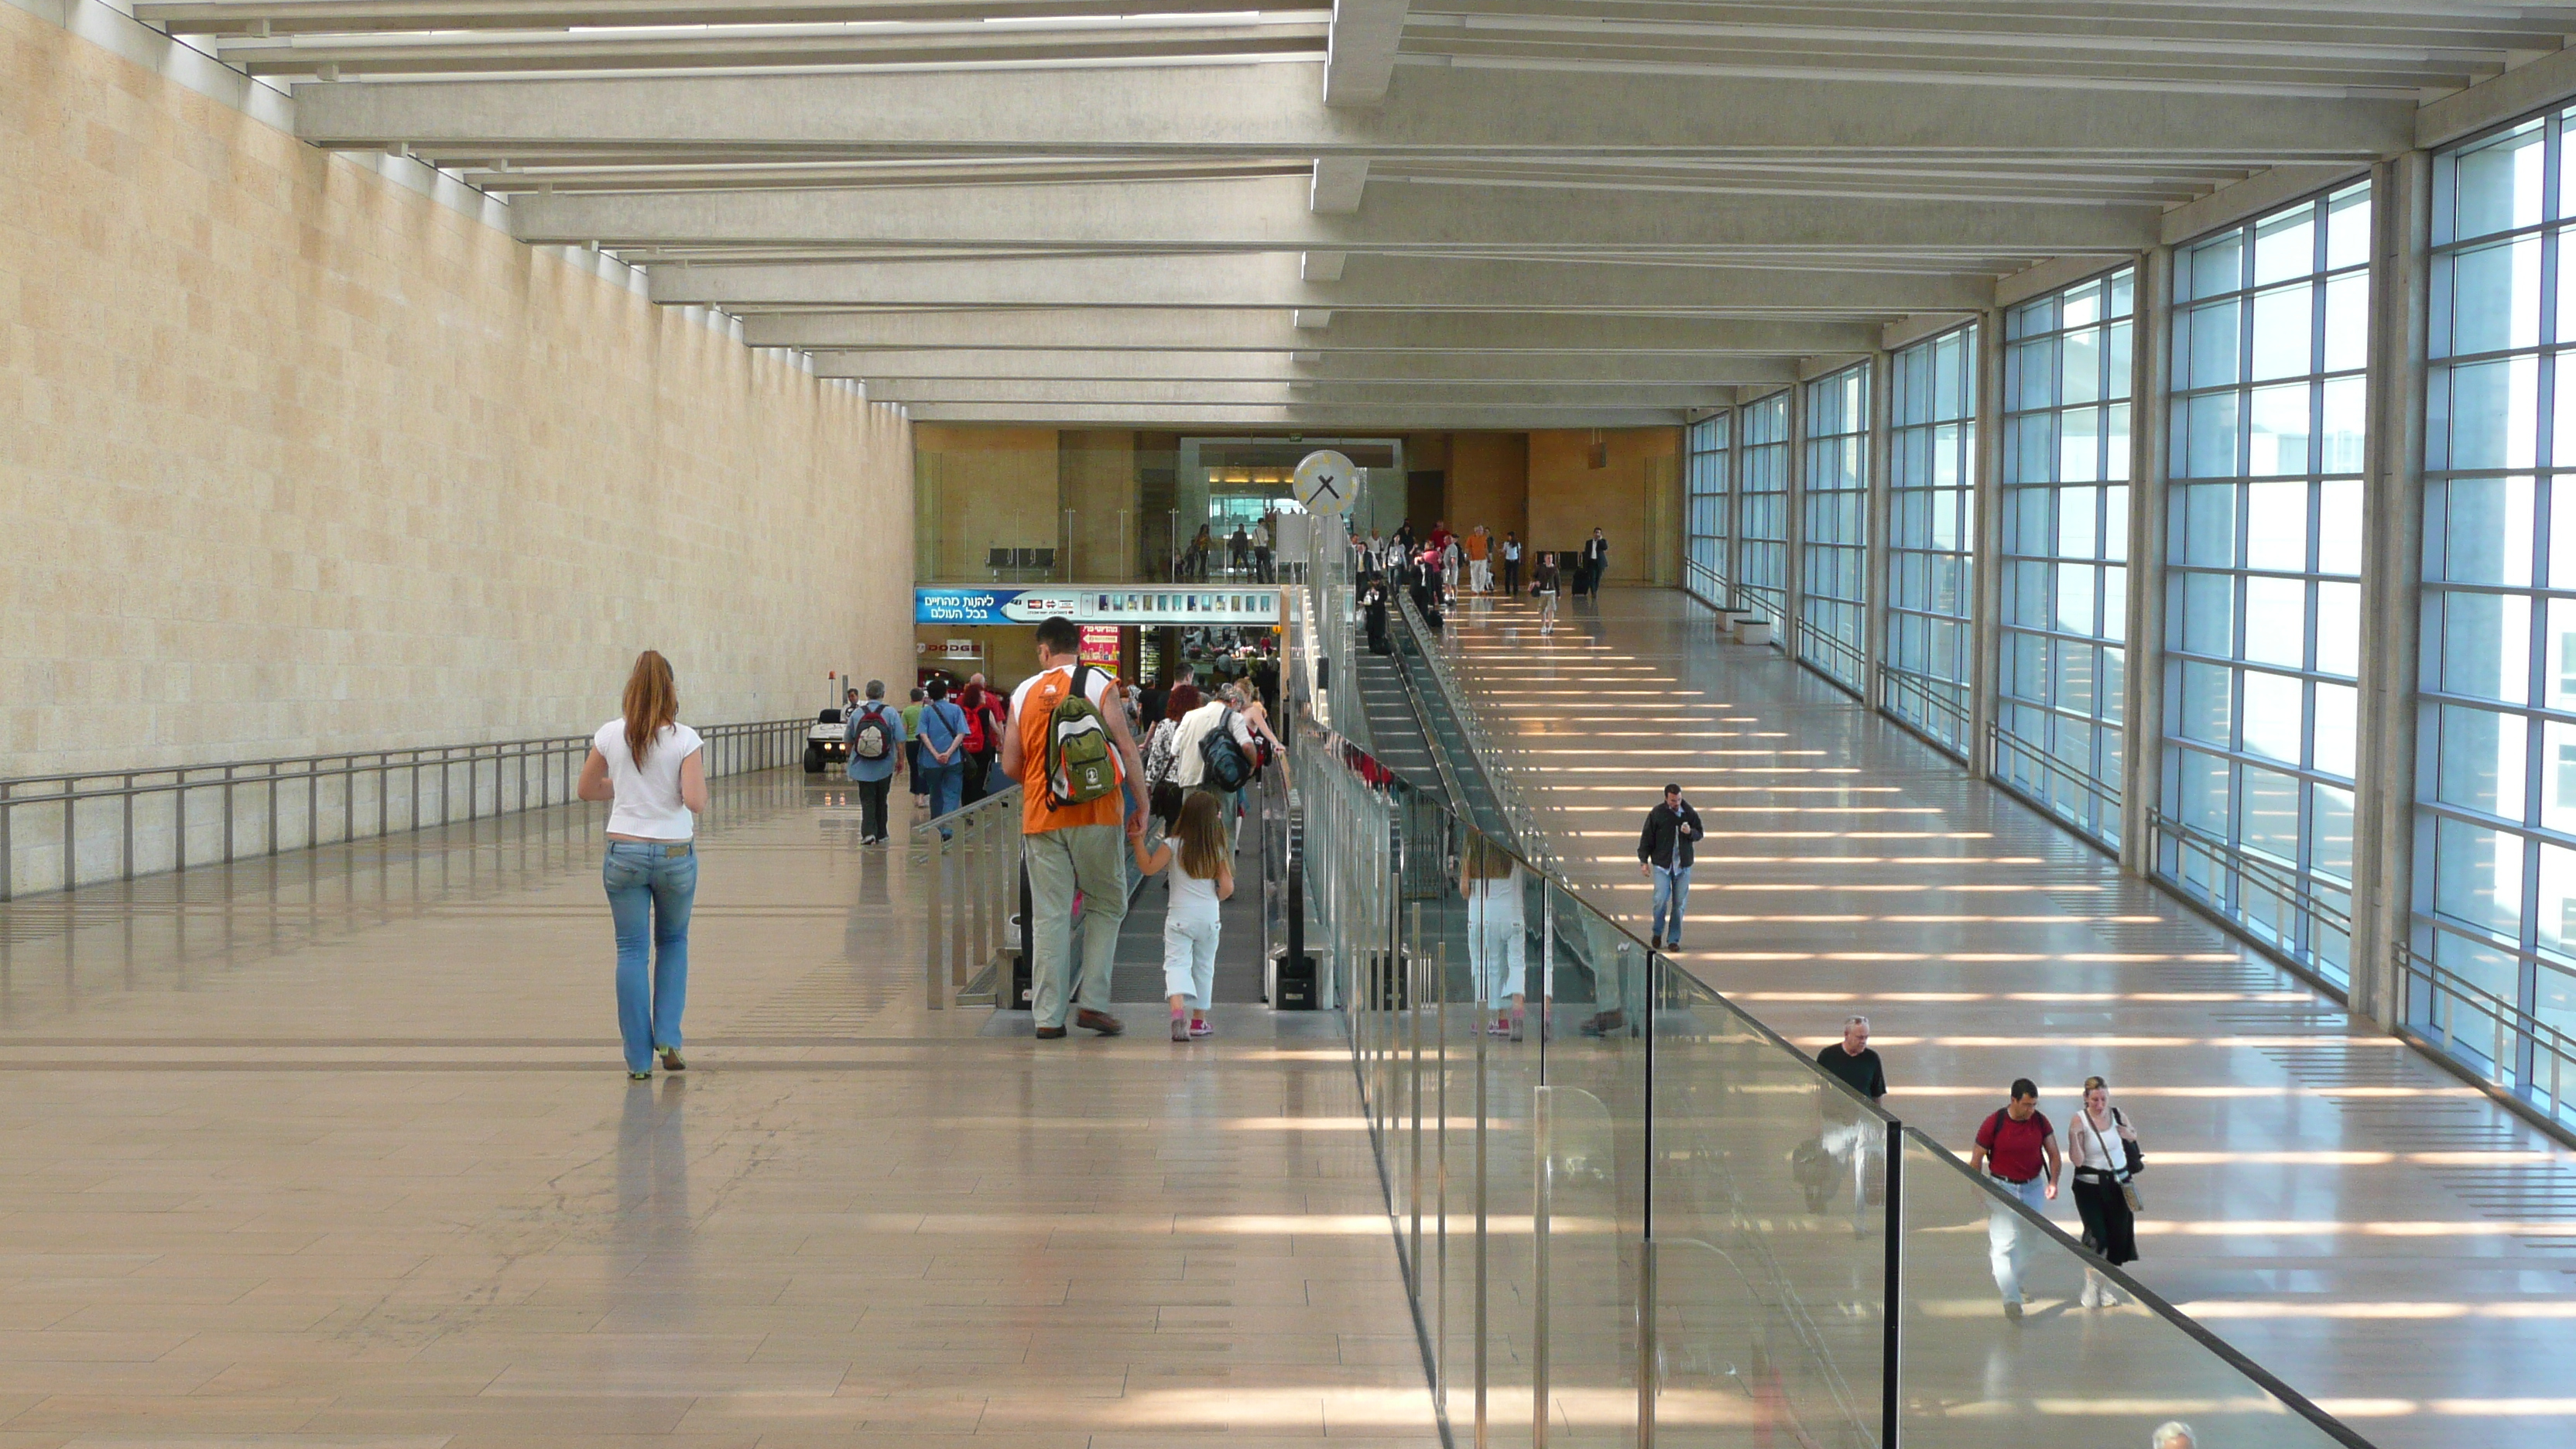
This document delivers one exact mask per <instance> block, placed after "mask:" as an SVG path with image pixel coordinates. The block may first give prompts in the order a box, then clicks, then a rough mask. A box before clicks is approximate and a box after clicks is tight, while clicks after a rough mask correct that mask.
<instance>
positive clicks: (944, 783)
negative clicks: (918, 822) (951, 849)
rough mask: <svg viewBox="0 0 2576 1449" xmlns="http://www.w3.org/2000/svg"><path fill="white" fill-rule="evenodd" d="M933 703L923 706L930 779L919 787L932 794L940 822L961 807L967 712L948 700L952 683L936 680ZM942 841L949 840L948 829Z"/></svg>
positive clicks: (924, 762) (924, 764)
mask: <svg viewBox="0 0 2576 1449" xmlns="http://www.w3.org/2000/svg"><path fill="white" fill-rule="evenodd" d="M927 688H928V690H929V692H930V700H929V702H928V703H926V704H924V705H922V707H921V773H922V774H924V775H927V776H929V778H928V779H927V780H924V781H922V782H921V783H920V786H919V788H921V789H923V790H926V791H928V792H929V795H930V818H931V819H933V820H936V819H938V818H939V817H940V816H942V815H945V814H947V813H948V812H949V811H951V810H954V809H956V808H957V793H958V791H959V790H960V789H961V788H962V787H963V785H964V782H965V774H966V712H965V711H964V710H961V709H959V708H958V707H957V706H956V704H955V703H953V702H952V701H950V699H949V698H948V681H946V680H944V679H934V680H932V681H930V683H929V685H928V686H927ZM939 838H940V839H942V840H945V839H947V838H948V832H947V830H946V829H944V828H943V829H942V830H941V831H940V832H939Z"/></svg>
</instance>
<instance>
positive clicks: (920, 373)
mask: <svg viewBox="0 0 2576 1449" xmlns="http://www.w3.org/2000/svg"><path fill="white" fill-rule="evenodd" d="M1301 355H1302V354H1298V353H1290V352H1141V351H1138V352H1119V351H1102V350H1091V351H1080V352H1075V351H1063V352H1020V351H1012V350H1008V349H977V348H955V349H946V350H937V351H927V350H918V349H915V350H891V349H887V350H876V351H866V352H824V351H818V352H816V353H814V355H813V363H814V372H815V374H816V375H817V376H820V377H855V378H861V379H864V380H866V381H867V382H868V383H869V385H870V386H871V387H874V386H875V385H876V384H877V383H878V382H879V381H880V380H885V381H893V380H910V381H930V380H939V379H953V380H958V381H977V382H1005V381H1018V382H1032V383H1038V382H1088V383H1098V382H1109V381H1119V382H1166V383H1195V384H1200V385H1203V386H1222V385H1228V384H1235V383H1389V384H1434V383H1437V384H1457V385H1471V386H1479V387H1518V388H1551V389H1559V390H1570V389H1574V388H1595V387H1598V388H1620V389H1630V388H1657V387H1689V388H1705V387H1780V386H1784V385H1786V384H1787V383H1789V382H1792V381H1794V380H1795V378H1796V367H1795V365H1794V364H1793V363H1792V362H1790V361H1788V360H1786V359H1782V358H1766V357H1727V356H1705V357H1702V356H1690V355H1669V354H1642V355H1637V356H1629V357H1607V356H1601V355H1598V354H1581V353H1578V354H1558V353H1499V354H1486V353H1468V354H1464V355H1450V354H1443V353H1400V352H1384V353H1371V352H1333V353H1322V354H1318V355H1315V356H1314V357H1313V359H1312V360H1310V361H1298V360H1296V359H1297V358H1298V357H1299V356H1301ZM1569 395H1571V394H1570V393H1569Z"/></svg>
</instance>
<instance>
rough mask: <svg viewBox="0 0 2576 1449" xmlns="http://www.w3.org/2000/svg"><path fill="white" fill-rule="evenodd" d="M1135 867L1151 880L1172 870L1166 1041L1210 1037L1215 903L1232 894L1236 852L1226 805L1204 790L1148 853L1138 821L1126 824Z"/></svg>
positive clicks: (1189, 799)
mask: <svg viewBox="0 0 2576 1449" xmlns="http://www.w3.org/2000/svg"><path fill="white" fill-rule="evenodd" d="M1127 842H1128V848H1129V849H1131V850H1133V851H1135V853H1136V869H1137V871H1138V872H1139V873H1141V874H1144V875H1153V874H1155V873H1156V872H1158V871H1160V870H1162V869H1163V868H1164V867H1165V866H1173V867H1174V869H1173V870H1172V896H1171V904H1170V905H1169V906H1168V907H1167V908H1166V909H1165V911H1164V915H1163V991H1164V993H1165V994H1166V995H1167V996H1169V997H1170V998H1171V1005H1172V1040H1174V1041H1188V1040H1190V1039H1191V1038H1193V1037H1202V1036H1214V1035H1215V1034H1216V1028H1215V1027H1214V1026H1211V1025H1210V1024H1209V1023H1208V1015H1207V1014H1208V995H1209V993H1211V992H1213V991H1214V990H1215V989H1216V943H1217V933H1218V919H1217V903H1218V902H1220V901H1226V900H1231V899H1233V897H1234V852H1233V851H1232V850H1230V849H1228V848H1227V845H1226V836H1225V805H1224V802H1223V801H1221V800H1219V799H1218V798H1217V797H1216V796H1214V795H1211V794H1209V793H1207V792H1206V791H1204V790H1192V791H1191V792H1190V793H1189V794H1188V795H1187V796H1186V797H1184V798H1183V799H1182V801H1181V815H1180V818H1179V819H1178V820H1176V821H1174V822H1173V823H1172V833H1171V835H1170V836H1169V837H1167V838H1166V839H1165V840H1163V841H1162V842H1160V843H1158V844H1156V845H1154V846H1153V847H1152V848H1151V849H1148V848H1147V847H1146V844H1145V822H1144V819H1143V818H1142V817H1138V818H1136V819H1133V820H1130V821H1129V822H1128V823H1127Z"/></svg>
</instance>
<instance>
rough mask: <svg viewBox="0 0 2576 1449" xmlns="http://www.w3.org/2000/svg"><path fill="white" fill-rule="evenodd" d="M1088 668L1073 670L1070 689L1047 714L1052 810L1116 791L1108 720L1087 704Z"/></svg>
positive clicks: (1048, 792)
mask: <svg viewBox="0 0 2576 1449" xmlns="http://www.w3.org/2000/svg"><path fill="white" fill-rule="evenodd" d="M1090 674H1091V666H1090V665H1088V664H1080V665H1076V666H1074V671H1073V687H1072V688H1071V689H1069V690H1067V691H1066V692H1065V696H1064V698H1062V699H1060V700H1058V701H1056V706H1055V709H1054V710H1053V711H1051V712H1050V713H1049V714H1048V715H1047V734H1046V777H1047V800H1048V803H1049V804H1050V805H1052V806H1053V807H1054V808H1055V809H1058V810H1064V809H1068V808H1070V807H1072V806H1075V805H1088V804H1090V803H1091V802H1092V801H1094V800H1097V799H1099V798H1100V797H1102V796H1103V795H1108V794H1112V793H1115V792H1116V790H1117V789H1118V767H1117V765H1116V764H1115V763H1113V762H1112V760H1111V758H1110V754H1111V751H1110V744H1109V722H1108V721H1107V720H1105V719H1102V718H1101V716H1100V707H1099V706H1098V705H1095V704H1093V703H1092V702H1091V690H1090V687H1089V686H1090Z"/></svg>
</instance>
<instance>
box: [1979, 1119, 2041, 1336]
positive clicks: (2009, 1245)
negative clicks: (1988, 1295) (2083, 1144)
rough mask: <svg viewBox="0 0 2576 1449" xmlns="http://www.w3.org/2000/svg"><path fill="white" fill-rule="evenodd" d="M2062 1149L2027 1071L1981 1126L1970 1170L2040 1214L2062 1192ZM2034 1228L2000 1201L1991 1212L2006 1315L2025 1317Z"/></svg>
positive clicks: (1990, 1240) (1989, 1239)
mask: <svg viewBox="0 0 2576 1449" xmlns="http://www.w3.org/2000/svg"><path fill="white" fill-rule="evenodd" d="M2064 1165H2065V1164H2064V1163H2063V1161H2062V1160H2061V1159H2060V1158H2059V1157H2058V1153H2057V1131H2056V1129H2055V1128H2052V1127H2050V1126H2049V1125H2048V1119H2047V1118H2046V1117H2043V1116H2041V1115H2040V1111H2039V1087H2038V1085H2037V1084H2036V1083H2034V1082H2032V1081H2031V1080H2030V1078H2028V1077H2021V1078H2017V1079H2015V1080H2014V1082H2013V1084H2012V1103H2011V1105H2009V1106H2006V1107H2004V1108H2002V1109H2000V1110H1999V1111H1997V1112H1996V1113H1995V1114H1994V1115H1993V1116H1991V1117H1988V1118H1987V1119H1986V1121H1985V1125H1984V1126H1982V1127H1979V1128H1978V1129H1977V1145H1976V1146H1975V1147H1973V1148H1971V1149H1970V1150H1969V1152H1968V1170H1969V1171H1970V1172H1984V1173H1986V1174H1987V1175H1988V1176H1990V1177H1992V1178H1993V1179H1994V1180H1995V1183H1996V1185H1997V1186H1999V1187H2001V1188H2002V1189H2003V1190H2004V1191H2005V1192H2006V1193H2008V1194H2010V1195H2011V1196H2013V1197H2017V1198H2019V1199H2021V1201H2022V1204H2023V1206H2025V1207H2028V1208H2029V1209H2030V1210H2031V1211H2032V1212H2035V1213H2038V1214H2040V1215H2041V1216H2043V1217H2044V1216H2046V1215H2047V1213H2048V1204H2049V1203H2051V1202H2053V1201H2055V1200H2056V1198H2057V1179H2058V1176H2059V1174H2060V1172H2061V1171H2062V1169H2063V1167H2064ZM2030 1232H2031V1229H2030V1227H2029V1225H2028V1224H2027V1223H2025V1222H2024V1221H2023V1220H2022V1216H2021V1214H2019V1213H2016V1212H2014V1211H2013V1210H2012V1209H2011V1208H2008V1207H2006V1206H2004V1205H2003V1204H2002V1203H1996V1204H1994V1205H1993V1206H1991V1207H1990V1208H1988V1209H1987V1213H1986V1255H1987V1261H1988V1262H1989V1263H1990V1264H1991V1265H1992V1266H1993V1268H1994V1270H1995V1287H1996V1288H1997V1289H1998V1290H2000V1291H2001V1292H2002V1293H2003V1295H2004V1317H2006V1318H2019V1317H2021V1306H2022V1305H2023V1304H2024V1303H2027V1302H2029V1301H2030V1300H2029V1299H2028V1298H2027V1297H2025V1296H2024V1295H2023V1293H2022V1291H2021V1270H2022V1264H2023V1263H2024V1262H2025V1261H2026V1260H2028V1258H2029V1257H2030V1237H2029V1234H2030Z"/></svg>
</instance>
